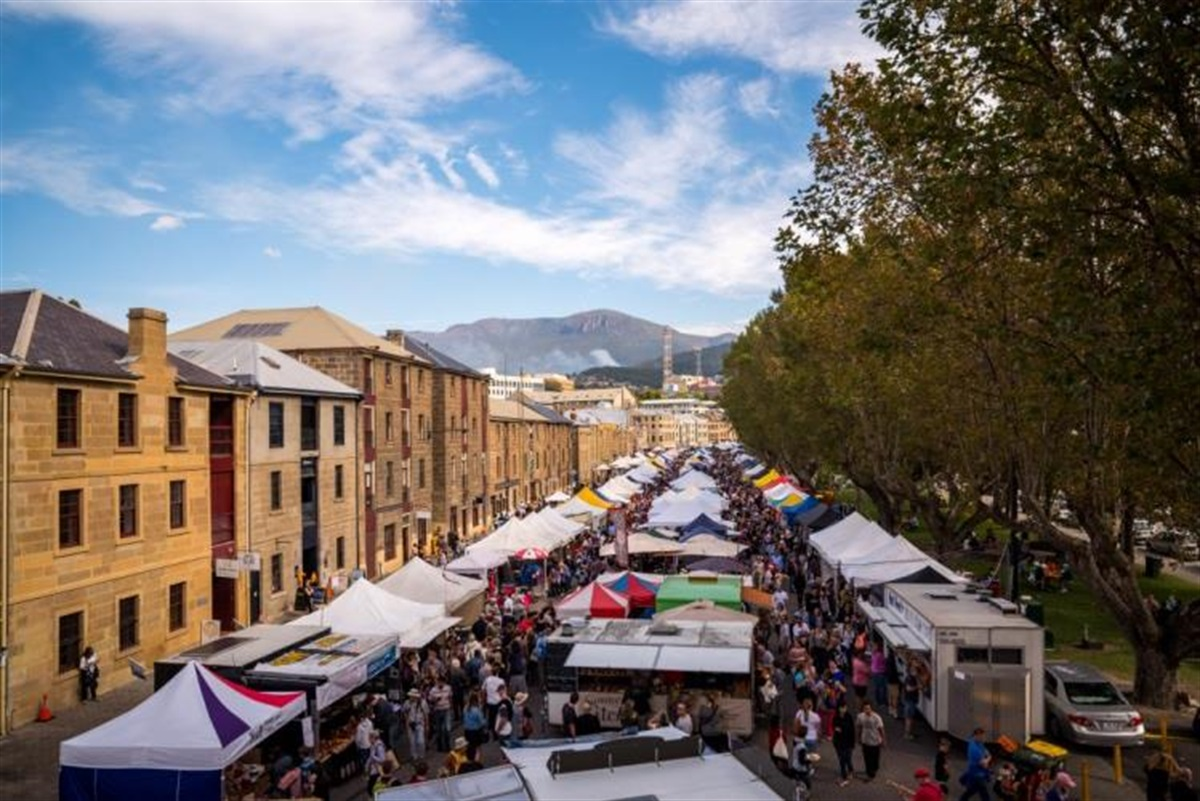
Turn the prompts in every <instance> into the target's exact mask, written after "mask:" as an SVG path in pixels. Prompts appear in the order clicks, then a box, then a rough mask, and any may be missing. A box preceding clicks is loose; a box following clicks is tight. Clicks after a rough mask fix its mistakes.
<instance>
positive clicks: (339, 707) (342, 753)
mask: <svg viewBox="0 0 1200 801" xmlns="http://www.w3.org/2000/svg"><path fill="white" fill-rule="evenodd" d="M396 642H397V638H396V636H395V635H385V636H363V635H350V634H329V635H326V636H324V637H321V638H320V639H317V640H314V641H312V642H310V643H307V644H305V645H304V646H302V647H301V648H298V649H296V650H294V651H289V652H287V653H285V654H282V655H280V656H278V657H276V658H275V659H273V660H271V661H269V662H263V663H261V664H259V665H258V666H257V667H255V668H254V669H253V670H251V671H248V672H247V673H246V680H247V681H248V682H250V683H252V684H254V685H255V686H258V687H271V688H281V689H295V690H303V691H306V692H307V693H308V694H309V696H310V699H311V701H312V704H311V707H312V709H313V738H312V739H313V742H312V747H313V749H314V753H315V755H316V759H317V761H318V762H321V763H322V764H323V765H324V766H325V770H326V775H328V776H329V777H330V778H332V779H334V780H344V779H346V778H348V777H349V776H351V775H353V774H355V773H357V772H358V768H359V766H358V765H357V764H355V760H356V759H357V755H356V753H355V751H354V725H355V721H354V718H353V714H352V709H351V706H350V703H349V701H350V699H349V698H348V696H349V695H350V694H351V693H354V692H355V691H360V690H362V688H363V687H365V686H366V685H367V683H368V682H370V681H371V680H372V679H374V678H375V677H376V676H379V675H380V674H382V673H383V672H384V671H385V670H387V669H388V668H389V667H391V666H392V665H393V664H395V662H396V660H397V659H398V658H399V653H400V652H399V648H398V647H397V644H396Z"/></svg>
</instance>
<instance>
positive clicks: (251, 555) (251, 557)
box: [238, 551, 262, 573]
mask: <svg viewBox="0 0 1200 801" xmlns="http://www.w3.org/2000/svg"><path fill="white" fill-rule="evenodd" d="M238 564H239V565H240V567H241V569H242V570H243V571H244V572H249V573H254V572H257V571H259V570H262V555H261V554H259V553H258V552H257V551H243V552H242V553H240V554H238Z"/></svg>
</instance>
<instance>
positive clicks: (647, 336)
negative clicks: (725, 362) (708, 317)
mask: <svg viewBox="0 0 1200 801" xmlns="http://www.w3.org/2000/svg"><path fill="white" fill-rule="evenodd" d="M672 331H673V334H672V339H673V344H674V352H675V360H676V363H677V364H678V367H677V371H678V372H690V371H691V370H692V369H694V368H693V366H692V365H693V364H694V362H695V357H694V355H693V349H694V348H697V347H699V348H708V347H710V346H714V345H721V346H724V347H725V348H726V350H728V345H729V343H730V342H732V341H733V338H734V337H733V334H720V335H718V336H715V337H705V336H697V335H694V334H684V333H681V332H679V331H674V329H672ZM662 332H663V326H662V324H660V323H653V322H650V321H649V320H643V319H641V318H639V317H633V316H631V315H628V314H624V313H622V312H618V311H612V310H610V309H597V310H594V311H586V312H580V313H578V314H572V315H570V316H569V317H541V318H534V319H507V318H497V317H490V318H487V319H484V320H478V321H476V322H473V323H465V324H461V325H454V326H451V327H450V328H447V329H446V330H445V331H409V332H408V336H410V337H413V338H415V339H418V340H420V341H422V342H428V343H429V344H430V345H432V346H433V347H435V348H437V349H438V350H441V351H444V352H445V353H447V354H449V355H450V356H453V357H454V358H455V359H458V360H459V361H461V362H464V363H466V364H469V365H471V366H472V367H475V368H477V369H478V368H483V367H495V368H496V369H497V370H499V371H501V372H507V373H510V374H515V373H517V372H518V371H522V370H523V371H525V372H527V373H565V374H568V375H570V374H575V373H579V372H582V371H584V370H587V369H589V368H592V367H627V366H640V367H646V366H650V365H651V364H652V363H653V362H655V361H657V362H658V363H659V364H660V367H659V372H660V374H661V371H662V368H661V360H662ZM705 360H706V361H708V357H707V356H706V357H705ZM716 363H719V362H717V361H716V360H715V359H714V364H716ZM706 372H707V369H706ZM657 383H658V382H655V384H657Z"/></svg>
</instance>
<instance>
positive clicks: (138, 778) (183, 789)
mask: <svg viewBox="0 0 1200 801" xmlns="http://www.w3.org/2000/svg"><path fill="white" fill-rule="evenodd" d="M130 799H139V801H220V799H221V771H219V770H150V769H146V768H71V767H62V768H59V771H58V801H130Z"/></svg>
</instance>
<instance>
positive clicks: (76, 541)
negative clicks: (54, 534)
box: [58, 489, 83, 548]
mask: <svg viewBox="0 0 1200 801" xmlns="http://www.w3.org/2000/svg"><path fill="white" fill-rule="evenodd" d="M80 545H83V490H78V489H72V490H62V491H61V492H59V493H58V547H59V548H78V547H79V546H80Z"/></svg>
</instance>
